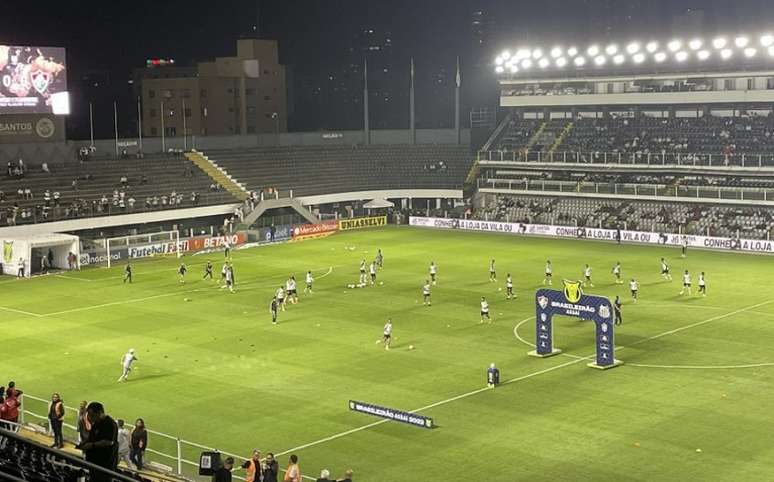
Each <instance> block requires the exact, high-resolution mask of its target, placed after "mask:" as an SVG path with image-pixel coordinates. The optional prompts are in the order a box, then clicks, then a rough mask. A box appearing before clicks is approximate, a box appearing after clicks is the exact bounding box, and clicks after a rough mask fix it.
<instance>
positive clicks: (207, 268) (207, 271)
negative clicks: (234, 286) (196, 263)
mask: <svg viewBox="0 0 774 482" xmlns="http://www.w3.org/2000/svg"><path fill="white" fill-rule="evenodd" d="M207 277H209V278H210V280H212V279H213V278H212V261H209V260H207V265H206V266H205V267H204V277H203V278H202V279H207Z"/></svg>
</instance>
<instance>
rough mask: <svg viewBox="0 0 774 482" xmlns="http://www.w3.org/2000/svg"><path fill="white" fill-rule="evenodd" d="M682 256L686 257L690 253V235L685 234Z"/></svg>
mask: <svg viewBox="0 0 774 482" xmlns="http://www.w3.org/2000/svg"><path fill="white" fill-rule="evenodd" d="M680 250H681V254H680V257H682V258H685V257H686V256H687V255H688V236H683V242H682V245H681V246H680Z"/></svg>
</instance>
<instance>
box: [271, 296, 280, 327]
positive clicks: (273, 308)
mask: <svg viewBox="0 0 774 482" xmlns="http://www.w3.org/2000/svg"><path fill="white" fill-rule="evenodd" d="M278 307H279V303H277V297H276V296H275V297H274V298H272V299H271V303H269V312H270V313H271V323H272V324H273V325H276V324H277V308H278Z"/></svg>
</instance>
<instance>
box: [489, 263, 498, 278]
mask: <svg viewBox="0 0 774 482" xmlns="http://www.w3.org/2000/svg"><path fill="white" fill-rule="evenodd" d="M489 281H491V282H496V281H497V270H496V269H495V260H494V259H492V261H490V262H489Z"/></svg>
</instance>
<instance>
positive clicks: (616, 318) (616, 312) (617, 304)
mask: <svg viewBox="0 0 774 482" xmlns="http://www.w3.org/2000/svg"><path fill="white" fill-rule="evenodd" d="M613 322H614V323H615V324H616V325H620V324H621V323H623V315H621V298H620V297H619V296H616V297H615V301H614V302H613Z"/></svg>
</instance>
